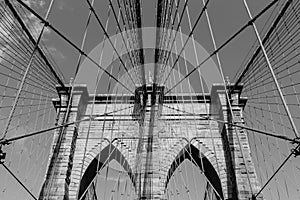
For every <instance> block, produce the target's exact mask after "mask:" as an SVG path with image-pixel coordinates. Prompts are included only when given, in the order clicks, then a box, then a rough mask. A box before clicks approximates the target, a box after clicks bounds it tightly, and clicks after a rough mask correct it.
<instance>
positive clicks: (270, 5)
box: [17, 0, 279, 95]
mask: <svg viewBox="0 0 300 200" xmlns="http://www.w3.org/2000/svg"><path fill="white" fill-rule="evenodd" d="M17 1H19V0H17ZM277 1H279V0H273V1H272V2H271V3H270V4H268V5H267V6H266V7H265V8H264V9H263V10H261V11H260V12H259V13H258V14H257V15H256V16H254V17H253V18H252V19H251V20H249V21H248V22H247V23H246V24H245V25H244V26H242V27H241V28H240V29H239V30H238V31H237V32H236V33H234V34H233V35H232V36H231V37H230V38H229V39H227V40H226V41H225V42H224V43H223V44H222V45H221V46H220V47H218V48H217V49H216V50H214V51H213V52H212V53H211V54H210V55H209V56H208V57H207V58H206V59H204V60H203V61H202V62H201V63H200V64H199V65H198V66H197V67H194V69H192V70H191V71H190V72H189V73H188V74H187V75H185V76H184V77H183V78H182V79H181V80H180V81H178V82H177V83H176V84H175V85H174V86H173V87H172V88H170V89H169V90H167V91H166V92H165V95H166V94H168V93H170V92H171V91H172V90H173V89H174V88H175V87H177V86H178V85H179V84H180V83H181V82H182V81H184V80H185V79H186V78H188V77H189V76H190V75H191V74H193V73H194V72H195V71H196V70H197V69H198V68H200V67H201V66H202V65H203V64H204V63H206V62H207V61H208V60H209V59H210V58H211V57H213V56H214V55H215V54H217V53H218V52H219V51H220V50H221V49H223V48H224V47H225V46H226V45H228V44H229V43H230V42H231V41H232V40H234V39H235V38H236V37H237V36H238V35H239V34H240V33H242V32H243V31H244V30H245V29H246V28H248V27H249V26H251V25H252V23H253V22H255V21H256V20H257V19H258V18H259V17H261V16H262V15H263V14H264V13H265V12H266V11H268V10H269V9H270V8H271V7H272V6H273V5H274V4H275V3H276V2H277Z"/></svg>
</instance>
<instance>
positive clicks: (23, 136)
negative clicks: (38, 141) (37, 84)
mask: <svg viewBox="0 0 300 200" xmlns="http://www.w3.org/2000/svg"><path fill="white" fill-rule="evenodd" d="M130 108H133V106H128V107H126V108H122V109H118V110H114V111H111V112H107V113H103V114H101V115H95V116H93V117H87V118H84V119H80V120H76V121H74V122H68V123H64V124H62V125H59V126H54V127H51V128H47V129H43V130H39V131H35V132H32V133H28V134H26V135H22V136H18V137H13V138H9V139H4V140H1V141H0V145H5V144H9V143H11V142H13V141H16V140H20V139H24V138H28V137H31V136H35V135H40V134H43V133H45V132H47V131H52V130H55V129H58V128H62V127H66V126H69V125H72V124H77V123H80V122H83V121H89V120H90V119H94V120H95V119H97V118H98V117H104V116H107V115H110V114H113V113H116V112H120V111H123V110H127V109H130Z"/></svg>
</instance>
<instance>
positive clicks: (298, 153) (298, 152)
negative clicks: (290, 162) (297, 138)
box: [292, 147, 300, 157]
mask: <svg viewBox="0 0 300 200" xmlns="http://www.w3.org/2000/svg"><path fill="white" fill-rule="evenodd" d="M292 154H294V156H295V157H297V156H300V147H298V148H294V149H292Z"/></svg>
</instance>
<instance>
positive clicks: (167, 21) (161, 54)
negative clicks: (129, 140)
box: [1, 1, 299, 198]
mask: <svg viewBox="0 0 300 200" xmlns="http://www.w3.org/2000/svg"><path fill="white" fill-rule="evenodd" d="M88 2H89V1H88ZM123 2H124V1H123ZM126 2H127V1H126ZM274 2H275V1H274ZM274 2H272V3H271V4H272V5H273V3H274ZM110 3H111V2H110ZM129 4H131V1H129ZM271 4H270V5H271ZM89 5H91V4H89ZM167 5H168V3H167V1H166V3H165V4H164V6H163V8H164V10H163V12H162V13H160V15H161V16H163V20H162V24H163V25H162V26H164V27H169V22H170V20H169V19H171V18H170V17H171V14H170V15H168V12H170V13H172V10H170V9H171V8H170V7H169V9H167ZM171 5H172V6H173V3H172V4H171V3H170V4H169V6H171ZM177 5H179V4H177ZM270 5H269V7H268V8H270V7H271V6H270ZM111 6H112V4H111ZM126 7H129V6H126ZM204 7H206V6H205V5H204ZM119 8H120V7H119ZM172 8H173V7H172ZM292 8H293V9H292V10H293V11H294V12H295V10H296V9H295V7H292ZM266 10H267V9H264V12H265V11H266ZM91 11H93V9H92V8H91ZM205 11H206V10H205ZM94 12H95V10H94ZM127 13H128V11H127ZM130 13H131V14H132V12H130ZM133 13H135V12H133ZM94 14H95V13H94ZM131 14H130V15H131ZM261 14H262V13H260V14H259V15H261ZM167 16H170V17H169V19H166V18H167ZM295 16H296V17H294V18H293V17H292V15H289V17H291V18H293V20H291V21H290V20H286V21H289V22H291V23H290V26H291V24H292V22H295V19H296V18H297V15H295ZM132 18H134V17H133V16H132ZM255 18H257V17H255ZM255 18H254V19H255ZM42 21H43V20H42ZM254 21H255V20H250V22H249V24H251V23H252V22H254ZM286 21H285V22H284V24H283V25H282V27H283V28H282V30H287V31H286V32H287V33H288V35H289V36H293V34H296V33H293V34H291V33H292V32H291V31H290V29H289V28H287V27H289V24H288V23H287V22H286ZM44 22H45V24H46V25H47V26H48V25H49V24H48V22H47V21H46V20H44ZM173 22H174V20H173ZM117 23H119V22H118V21H117ZM166 24H168V25H166ZM249 24H247V26H248V25H249ZM123 26H124V24H123ZM118 28H119V27H118ZM241 30H243V28H242V29H241ZM119 31H121V30H120V28H119ZM176 33H177V32H176ZM283 33H284V32H282V34H283ZM237 35H238V34H237ZM166 37H167V35H165V34H164V35H163V36H162V38H166ZM170 37H171V36H170ZM233 38H234V37H233ZM233 38H232V39H233ZM276 38H277V40H278V41H279V46H280V47H284V46H283V45H281V43H280V41H284V40H280V39H279V38H280V37H279V36H278V34H276ZM122 39H123V42H124V38H122ZM284 39H285V38H284ZM230 40H231V39H229V40H228V41H227V42H225V43H224V44H223V45H222V46H221V47H223V46H225V44H226V43H228V42H230ZM292 40H293V39H291V40H288V39H286V42H289V41H292ZM165 41H167V39H165ZM169 41H170V40H169ZM273 41H274V40H273ZM69 43H70V42H69ZM159 43H160V46H169V44H167V43H163V40H160V41H159ZM296 43H297V41H295V42H294V43H293V48H294V49H297V46H296V47H295V44H296ZM124 44H125V43H124ZM71 45H72V44H71ZM112 45H113V44H112ZM172 45H173V44H172ZM175 45H176V44H175ZM72 46H73V45H72ZM125 46H126V45H125ZM270 46H273V45H270ZM73 47H74V46H73ZM126 47H127V46H126ZM221 47H220V48H218V49H215V51H214V53H213V54H212V55H214V54H217V52H218V51H219V50H220V49H221ZM274 47H276V46H274ZM75 48H76V47H75ZM12 49H13V48H12ZM76 49H77V50H78V51H79V52H80V57H81V56H82V55H85V54H84V53H83V47H81V48H80V49H78V48H76ZM286 51H287V50H286ZM181 52H182V53H183V54H184V50H183V49H182V50H181ZM273 53H274V54H275V53H276V51H273V50H271V54H272V55H273ZM281 53H282V52H281ZM296 53H297V52H296ZM180 54H181V53H180ZM168 55H169V54H168ZM212 55H211V56H212ZM156 56H157V57H158V58H159V60H162V62H164V59H165V58H166V56H163V53H162V52H158V53H157V54H156ZM134 57H135V56H134ZM279 57H280V56H278V57H277V58H279ZM296 57H297V54H296V55H295V56H294V57H292V58H289V59H290V60H292V59H293V58H296ZM260 58H262V57H260ZM119 59H120V57H119ZM134 59H136V60H137V59H138V58H136V57H135V58H134ZM177 59H178V58H177ZM130 61H131V64H133V61H132V60H130ZM120 62H121V64H124V66H125V65H126V63H125V62H124V63H123V61H121V60H120ZM166 62H168V59H167V60H166ZM176 62H178V60H175V62H173V65H175V64H176ZM260 62H262V61H260ZM287 62H289V60H285V62H284V63H283V64H281V65H277V66H284V64H286V63H287ZM79 63H80V59H79V60H78V65H77V66H79ZM12 66H13V65H12ZM97 66H98V65H97ZM99 66H100V65H99ZM99 66H98V67H99ZM200 66H201V64H200V65H198V67H197V68H200ZM291 66H295V65H291ZM119 67H120V66H119ZM274 68H275V69H276V67H274ZM100 69H102V68H101V67H99V70H100ZM277 69H278V68H277ZM171 70H172V69H171ZM256 70H257V69H256ZM289 70H290V68H289ZM12 71H13V70H12ZM126 71H127V70H126ZM186 71H187V70H186ZM77 72H78V68H77V70H76V73H77ZM263 72H264V73H266V71H265V70H264V71H263ZM280 72H281V73H282V72H283V70H281V71H280ZM105 73H108V74H110V75H109V76H110V80H111V79H115V80H117V79H118V77H114V76H113V75H112V72H109V71H107V72H105ZM127 73H128V71H127ZM170 73H171V72H170ZM170 73H169V74H170ZM276 73H277V72H276ZM155 74H156V73H155ZM190 74H191V73H190ZM190 74H188V75H190ZM276 75H278V73H277V74H276ZM169 76H170V75H168V76H167V77H169ZM259 76H260V77H264V74H260V75H259ZM187 77H188V76H186V77H184V78H187ZM247 77H248V76H247ZM286 77H288V78H289V79H291V80H292V78H291V77H292V75H291V72H290V71H289V72H288V74H287V75H284V76H281V77H280V78H281V79H284V78H286ZM9 78H11V79H14V77H13V76H11V77H9ZM167 79H168V78H167ZM167 79H166V80H165V82H166V81H167ZM259 79H260V78H259V77H255V78H254V80H259ZM54 80H55V79H54ZM174 80H175V78H174ZM267 80H268V79H267ZM182 81H183V80H180V82H182ZM264 81H265V80H262V81H261V83H265V82H264ZM180 82H178V83H177V85H179V84H180ZM249 82H250V81H249V80H245V83H247V84H249V85H250V86H249V88H248V89H247V90H246V92H250V91H252V90H253V89H255V88H259V87H261V85H256V86H255V87H252V88H251V86H253V85H254V84H253V83H249ZM120 84H121V85H122V83H120ZM5 85H7V86H6V88H7V89H13V87H11V86H9V85H8V84H3V87H4V86H5ZM96 85H97V84H96ZM171 85H173V84H171ZM177 85H176V84H175V86H174V85H173V86H174V87H173V88H175V87H176V86H177ZM297 85H298V83H294V82H293V81H292V84H290V85H287V86H284V87H291V88H292V89H293V92H292V93H290V94H291V95H293V94H294V95H296V94H297V92H296V89H295V86H297ZM26 87H27V86H26ZM96 87H97V86H96ZM109 87H110V84H109V85H108V90H109ZM246 87H247V86H246ZM42 88H43V87H42ZM173 88H171V89H170V90H169V91H167V93H169V92H170V91H171V90H172V89H173ZM15 89H17V87H16V88H15ZM125 89H126V88H125ZM265 89H266V87H265V86H264V90H265ZM24 91H25V92H26V93H28V94H30V95H35V94H37V95H38V94H40V98H42V97H48V95H44V94H43V93H35V91H33V92H31V91H29V90H28V91H26V90H24ZM54 91H55V90H54ZM274 91H275V89H274V88H271V89H269V92H274ZM52 92H53V91H52ZM53 93H54V92H53ZM257 94H258V95H259V93H257ZM273 95H274V96H267V98H271V97H278V96H277V95H276V94H275V93H274V94H273ZM283 95H284V96H286V95H285V94H283ZM6 96H7V95H5V96H4V95H3V98H4V97H6ZM33 97H34V96H33ZM33 97H32V98H30V97H22V96H20V99H25V98H26V99H29V100H33V99H35V98H33ZM296 97H297V96H296ZM257 98H258V97H256V98H252V99H250V100H255V99H257ZM228 100H229V99H228ZM297 100H298V99H297ZM44 101H46V102H47V100H44ZM31 102H32V101H31ZM94 103H95V100H93V104H94ZM254 103H255V102H254ZM256 103H260V104H263V103H265V104H267V105H269V106H270V105H272V104H275V105H278V102H277V103H276V102H275V103H273V102H269V100H266V102H256ZM20 104H21V105H18V107H20V108H22V107H26V105H30V106H31V107H35V106H36V105H38V107H40V106H44V105H48V104H47V103H46V104H42V103H41V101H39V102H38V103H36V104H33V103H29V104H26V103H25V102H21V103H20ZM250 105H251V104H250ZM292 105H295V106H299V102H297V103H289V104H288V106H292ZM9 107H11V106H8V105H5V106H3V108H9ZM106 108H107V107H106ZM250 108H251V107H250ZM252 108H253V106H252ZM258 109H259V110H261V111H263V110H265V111H267V112H269V113H278V114H280V109H279V110H278V111H271V110H270V107H269V109H261V107H258ZM38 110H39V109H38ZM44 110H45V109H44ZM121 110H122V109H121ZM124 110H126V108H125V109H124ZM30 112H31V110H30V111H29V112H28V113H30ZM115 112H118V111H115ZM255 112H256V111H255ZM28 113H26V112H25V113H23V112H22V111H21V112H20V114H19V115H14V116H20V115H26V114H28ZM112 113H114V112H112ZM281 115H282V114H281ZM102 116H104V117H105V116H107V113H106V114H103V115H102ZM280 117H281V116H280ZM292 117H293V118H295V116H293V115H292ZM91 119H94V118H93V117H92V116H91V115H90V116H89V117H88V118H86V119H83V120H80V121H89V123H91ZM80 121H77V122H70V123H69V124H76V123H78V122H80ZM271 121H272V123H273V122H275V118H273V117H272V115H271ZM280 121H281V123H280V124H281V125H284V122H283V121H282V118H280ZM25 123H26V122H25ZM18 124H19V125H20V122H18ZM67 124H68V123H63V124H62V125H59V126H56V127H53V129H56V128H58V127H65V126H66V125H67ZM256 124H259V123H256ZM273 124H274V123H273ZM19 125H17V126H19ZM240 128H244V129H247V128H246V127H245V126H241V127H240ZM53 129H51V130H53ZM46 130H49V129H44V130H42V131H40V132H39V131H37V132H33V133H32V134H29V135H25V136H24V137H23V136H21V137H15V138H11V140H10V139H5V140H2V141H1V144H5V143H9V142H11V141H14V140H19V139H22V138H27V137H31V136H33V135H40V134H42V133H44V131H46ZM248 130H251V127H249V129H248ZM252 131H256V132H258V133H262V134H265V135H267V136H271V137H277V138H279V139H284V140H288V141H291V142H295V143H297V138H295V139H290V138H289V137H284V136H277V135H275V134H272V133H271V134H270V133H268V132H267V131H262V130H259V129H254V128H252ZM117 144H119V143H117ZM298 149H299V145H297V146H296V147H295V149H294V150H293V151H292V152H291V153H290V154H289V156H288V157H287V159H286V160H284V162H283V164H282V165H280V167H279V168H278V169H277V170H276V171H275V172H274V174H273V175H272V176H271V177H270V179H269V180H268V181H267V183H266V184H265V185H264V186H263V188H262V189H261V191H262V190H263V189H264V188H265V186H266V185H268V184H269V182H270V180H271V179H272V178H273V177H274V176H275V175H276V174H277V173H278V172H279V171H280V169H281V167H282V166H283V165H284V164H285V163H286V162H287V161H288V160H289V158H290V157H291V156H292V155H296V154H297V151H298ZM119 175H120V174H119ZM107 177H108V173H107V174H106V178H107ZM119 178H120V176H119ZM119 178H118V181H117V183H116V184H117V185H118V186H117V188H118V190H119ZM126 187H127V184H126V185H125V188H126ZM261 191H259V193H260V192H261ZM259 193H258V194H259ZM258 194H256V196H257V195H258ZM111 198H113V197H112V195H111Z"/></svg>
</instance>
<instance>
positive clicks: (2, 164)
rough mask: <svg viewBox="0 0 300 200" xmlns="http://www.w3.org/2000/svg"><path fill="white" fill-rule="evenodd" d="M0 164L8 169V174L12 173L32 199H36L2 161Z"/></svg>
mask: <svg viewBox="0 0 300 200" xmlns="http://www.w3.org/2000/svg"><path fill="white" fill-rule="evenodd" d="M2 166H3V167H4V168H5V169H6V170H7V171H8V173H9V174H10V175H12V176H13V177H14V179H15V180H16V181H17V182H18V183H19V184H20V185H21V186H22V187H23V188H24V189H25V190H26V192H28V194H29V195H30V196H31V197H32V198H33V199H35V200H37V198H36V197H35V196H34V195H33V194H32V192H31V191H30V190H29V189H28V188H27V187H26V186H25V185H24V184H23V183H22V181H21V180H20V179H19V178H18V177H17V176H16V175H15V174H14V173H13V172H12V171H11V170H10V169H9V168H8V167H7V166H6V165H5V164H4V163H2Z"/></svg>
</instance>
